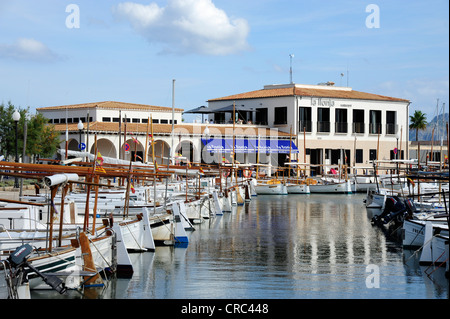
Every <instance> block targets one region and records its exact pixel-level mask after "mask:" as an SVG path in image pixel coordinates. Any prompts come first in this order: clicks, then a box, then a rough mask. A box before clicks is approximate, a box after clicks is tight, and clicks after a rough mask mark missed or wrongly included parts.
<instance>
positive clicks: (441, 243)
mask: <svg viewBox="0 0 450 319" xmlns="http://www.w3.org/2000/svg"><path fill="white" fill-rule="evenodd" d="M448 258H449V256H448V234H447V236H444V235H442V234H437V235H435V234H433V224H432V222H426V224H425V232H424V244H423V246H422V253H421V255H420V260H419V264H421V265H432V264H434V265H435V266H441V265H443V264H446V263H448Z"/></svg>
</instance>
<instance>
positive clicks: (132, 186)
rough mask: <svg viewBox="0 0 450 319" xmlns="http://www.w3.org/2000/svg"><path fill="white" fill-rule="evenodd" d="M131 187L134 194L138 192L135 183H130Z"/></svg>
mask: <svg viewBox="0 0 450 319" xmlns="http://www.w3.org/2000/svg"><path fill="white" fill-rule="evenodd" d="M130 187H131V192H132V193H133V194H134V193H136V190H135V189H134V185H133V183H130Z"/></svg>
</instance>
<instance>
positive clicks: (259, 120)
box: [255, 108, 269, 125]
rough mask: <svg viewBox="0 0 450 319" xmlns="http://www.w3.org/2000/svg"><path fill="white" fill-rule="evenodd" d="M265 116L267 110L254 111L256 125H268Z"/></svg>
mask: <svg viewBox="0 0 450 319" xmlns="http://www.w3.org/2000/svg"><path fill="white" fill-rule="evenodd" d="M267 118H268V116H267V108H258V109H256V119H255V121H256V124H259V125H267V124H268V123H269V121H268V119H267Z"/></svg>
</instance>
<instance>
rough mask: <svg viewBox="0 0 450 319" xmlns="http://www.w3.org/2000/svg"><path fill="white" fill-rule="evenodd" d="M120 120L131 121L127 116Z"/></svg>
mask: <svg viewBox="0 0 450 319" xmlns="http://www.w3.org/2000/svg"><path fill="white" fill-rule="evenodd" d="M122 122H127V123H130V122H131V119H130V118H128V117H124V118H123V119H122Z"/></svg>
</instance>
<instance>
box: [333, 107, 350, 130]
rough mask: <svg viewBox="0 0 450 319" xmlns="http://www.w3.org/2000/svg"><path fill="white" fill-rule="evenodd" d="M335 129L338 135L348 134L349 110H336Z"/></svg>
mask: <svg viewBox="0 0 450 319" xmlns="http://www.w3.org/2000/svg"><path fill="white" fill-rule="evenodd" d="M335 121H336V123H335V128H334V131H335V132H336V133H347V131H348V124H347V109H336V110H335Z"/></svg>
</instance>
